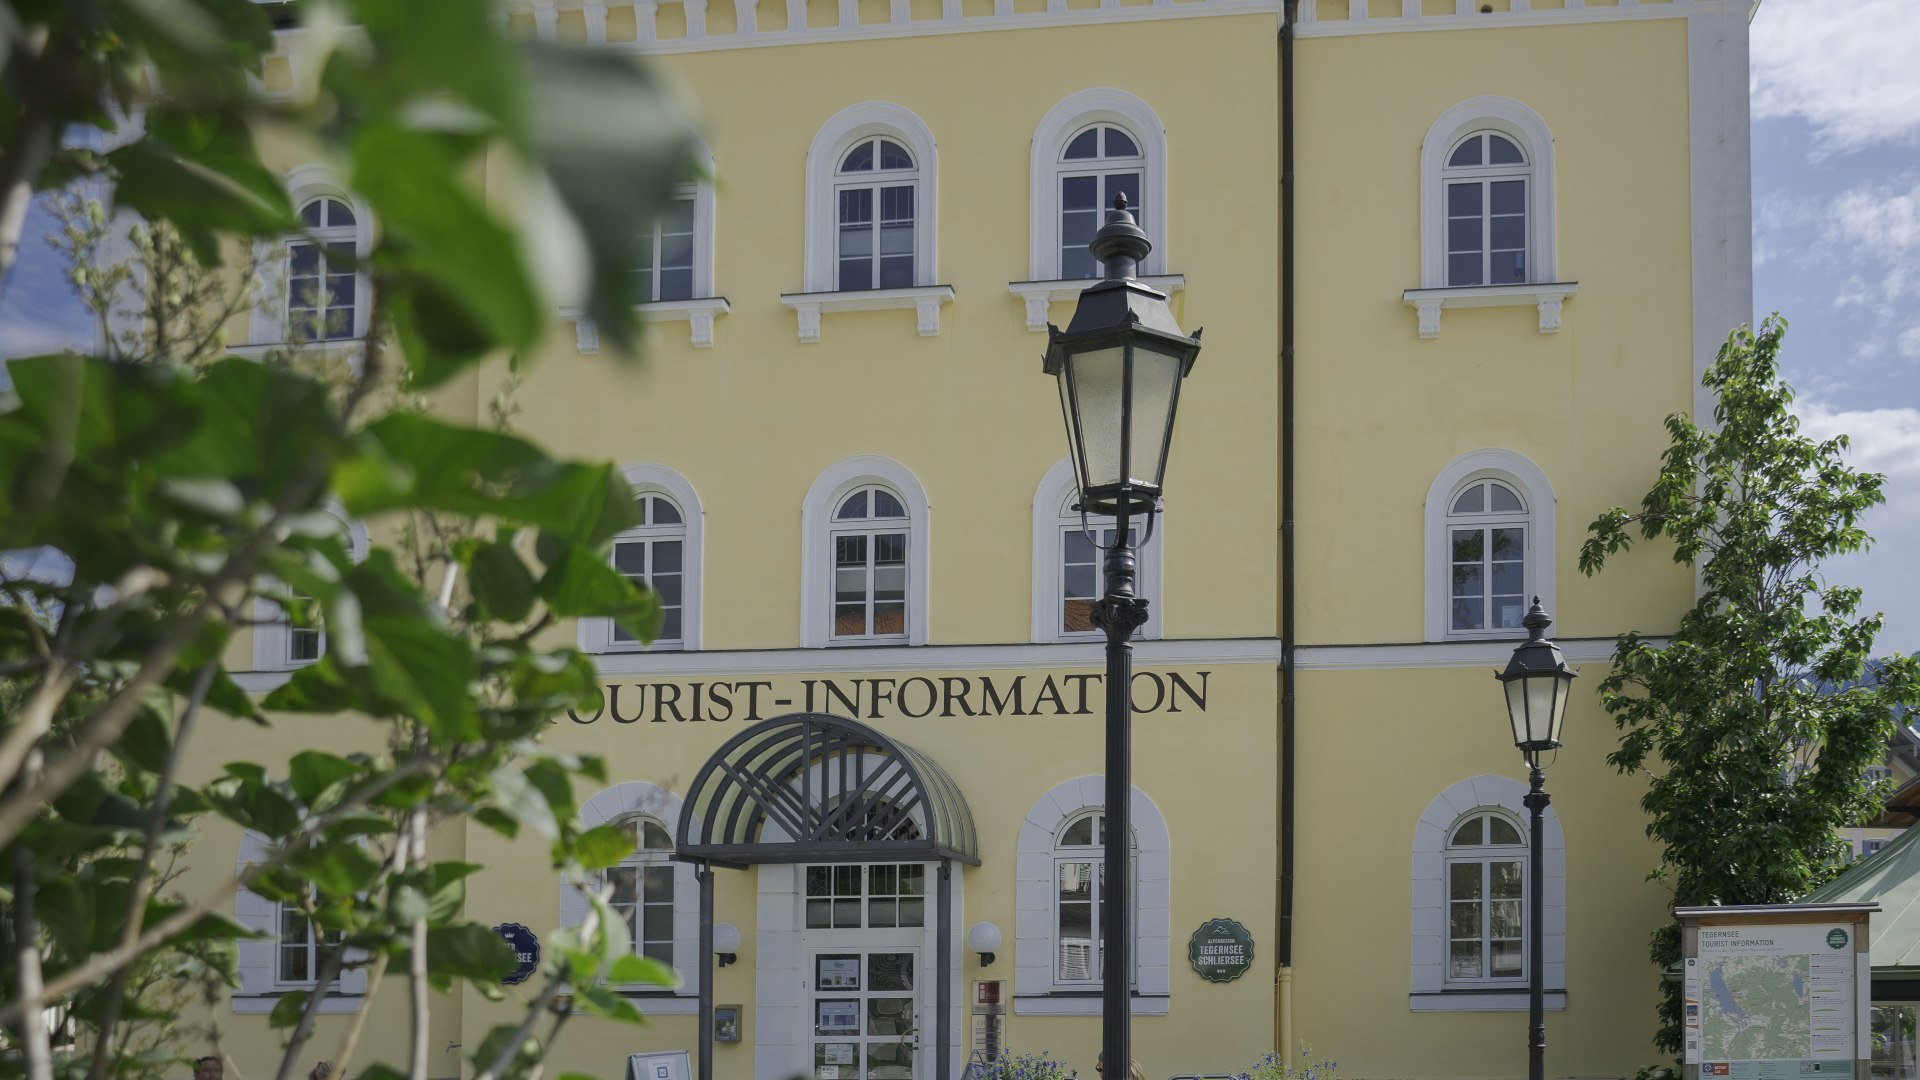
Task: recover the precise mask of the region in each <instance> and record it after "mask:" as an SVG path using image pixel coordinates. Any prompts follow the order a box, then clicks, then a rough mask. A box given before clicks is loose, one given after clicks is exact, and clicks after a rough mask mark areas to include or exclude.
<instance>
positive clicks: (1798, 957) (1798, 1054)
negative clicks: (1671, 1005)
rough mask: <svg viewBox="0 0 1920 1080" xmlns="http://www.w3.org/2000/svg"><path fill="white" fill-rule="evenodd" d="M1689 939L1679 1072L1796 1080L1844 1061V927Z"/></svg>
mask: <svg viewBox="0 0 1920 1080" xmlns="http://www.w3.org/2000/svg"><path fill="white" fill-rule="evenodd" d="M1699 933H1700V946H1699V955H1698V956H1696V957H1688V958H1687V960H1686V969H1685V972H1684V983H1683V986H1684V990H1685V998H1686V1000H1685V1008H1686V1015H1685V1018H1684V1021H1683V1023H1684V1032H1685V1037H1686V1038H1685V1042H1686V1060H1687V1063H1688V1064H1698V1065H1700V1067H1701V1068H1700V1074H1701V1075H1702V1076H1703V1077H1721V1076H1724V1077H1729V1078H1730V1080H1789V1078H1791V1080H1801V1078H1802V1077H1803V1076H1809V1075H1814V1074H1816V1073H1824V1072H1834V1071H1836V1068H1835V1067H1836V1065H1837V1064H1838V1063H1839V1062H1843V1061H1851V1060H1853V1058H1854V1055H1855V1052H1856V1051H1855V1046H1854V1041H1855V1040H1854V1018H1855V1016H1856V1014H1857V1011H1858V1000H1857V995H1858V987H1859V978H1858V973H1857V969H1856V966H1855V965H1856V963H1857V961H1858V954H1856V952H1855V951H1854V946H1855V942H1854V940H1853V934H1854V933H1855V930H1854V928H1853V927H1852V926H1850V925H1847V924H1840V923H1800V924H1792V923H1770V924H1759V925H1752V926H1728V925H1713V926H1702V927H1701V928H1700V931H1699ZM1822 1063H1825V1065H1826V1067H1825V1068H1824V1069H1822V1068H1819V1066H1820V1065H1821V1064H1822Z"/></svg>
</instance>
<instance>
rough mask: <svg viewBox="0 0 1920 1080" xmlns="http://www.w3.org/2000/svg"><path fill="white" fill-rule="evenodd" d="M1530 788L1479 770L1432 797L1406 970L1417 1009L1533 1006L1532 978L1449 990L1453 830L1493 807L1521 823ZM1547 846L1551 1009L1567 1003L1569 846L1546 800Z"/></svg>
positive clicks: (1419, 825) (1417, 860) (1418, 836)
mask: <svg viewBox="0 0 1920 1080" xmlns="http://www.w3.org/2000/svg"><path fill="white" fill-rule="evenodd" d="M1526 794H1527V786H1526V785H1525V784H1523V783H1521V782H1520V781H1518V780H1514V779H1512V778H1510V777H1505V776H1492V775H1488V776H1474V777H1469V778H1468V779H1465V780H1462V781H1460V782H1459V783H1457V784H1455V785H1453V786H1452V787H1450V788H1448V789H1447V790H1445V791H1443V792H1441V793H1440V794H1439V795H1436V796H1434V799H1433V801H1432V802H1430V803H1428V804H1427V808H1426V810H1425V811H1424V812H1422V813H1421V815H1420V820H1419V821H1417V822H1415V823H1414V827H1413V927H1412V929H1413V950H1412V957H1411V966H1410V969H1409V974H1408V983H1409V993H1408V998H1407V1005H1408V1008H1409V1009H1411V1010H1413V1011H1415V1012H1506V1011H1518V1010H1522V1009H1525V1008H1526V1007H1527V996H1526V993H1525V990H1526V980H1525V979H1524V978H1522V979H1519V980H1515V981H1513V983H1512V984H1511V986H1509V985H1508V984H1507V983H1506V982H1504V981H1503V982H1502V983H1500V984H1498V986H1497V988H1496V987H1495V986H1488V987H1486V988H1482V987H1478V986H1476V987H1473V988H1470V989H1464V990H1463V989H1450V988H1449V987H1448V985H1447V978H1446V960H1447V921H1446V913H1447V880H1446V853H1447V837H1448V833H1449V830H1451V829H1452V828H1453V827H1454V825H1455V824H1457V823H1458V822H1459V821H1460V819H1461V818H1464V817H1466V816H1468V815H1471V814H1473V813H1475V812H1480V811H1487V810H1494V811H1499V812H1501V813H1503V814H1504V815H1505V816H1507V817H1510V818H1512V819H1513V820H1515V821H1516V822H1519V823H1521V826H1522V828H1523V829H1524V827H1525V824H1526V822H1527V821H1528V820H1529V812H1528V810H1527V808H1526V805H1525V803H1524V802H1523V801H1522V800H1524V799H1525V798H1526ZM1540 824H1541V830H1542V836H1541V843H1542V847H1543V849H1544V851H1543V854H1544V863H1543V865H1542V875H1543V877H1544V878H1545V884H1544V888H1543V890H1542V892H1541V900H1542V903H1543V906H1544V908H1545V915H1544V918H1543V920H1542V923H1541V929H1542V930H1543V931H1544V935H1545V944H1546V948H1545V951H1544V952H1543V954H1542V966H1543V968H1544V977H1545V981H1546V986H1547V990H1548V993H1547V1007H1548V1008H1550V1009H1564V1008H1566V1004H1567V993H1566V985H1567V844H1566V838H1565V837H1564V836H1563V835H1562V833H1561V830H1560V817H1559V815H1558V814H1556V813H1555V812H1554V808H1553V807H1552V806H1548V807H1547V809H1546V813H1545V815H1544V816H1543V817H1542V819H1541V823H1540Z"/></svg>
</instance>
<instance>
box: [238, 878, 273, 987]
mask: <svg viewBox="0 0 1920 1080" xmlns="http://www.w3.org/2000/svg"><path fill="white" fill-rule="evenodd" d="M274 914H275V909H274V904H273V902H272V901H271V900H267V899H265V898H264V897H261V896H259V895H256V894H255V893H253V892H251V891H249V890H247V889H242V890H240V892H239V893H238V894H236V896H235V899H234V917H235V919H236V920H237V921H238V922H239V923H240V925H241V926H244V927H246V928H247V929H248V930H252V931H255V932H258V933H262V934H273V933H274V925H273V920H274ZM277 944H279V940H278V939H277V938H274V937H267V938H262V939H256V940H248V941H241V942H240V943H239V944H238V945H237V946H236V952H237V954H238V958H239V971H240V993H241V994H243V995H247V996H253V995H259V994H269V993H272V992H273V951H274V947H275V946H276V945H277Z"/></svg>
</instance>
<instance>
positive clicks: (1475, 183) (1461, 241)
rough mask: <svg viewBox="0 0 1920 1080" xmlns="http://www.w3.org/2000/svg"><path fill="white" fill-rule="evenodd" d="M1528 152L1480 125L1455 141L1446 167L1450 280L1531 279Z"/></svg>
mask: <svg viewBox="0 0 1920 1080" xmlns="http://www.w3.org/2000/svg"><path fill="white" fill-rule="evenodd" d="M1529 176H1530V168H1529V166H1528V163H1527V158H1526V154H1525V153H1524V152H1522V151H1521V149H1520V147H1519V145H1518V144H1517V143H1515V142H1514V141H1513V140H1512V139H1509V138H1508V137H1506V136H1505V135H1501V134H1499V133H1497V132H1492V131H1479V132H1475V133H1473V134H1471V135H1468V136H1467V137H1466V138H1464V139H1462V140H1460V142H1459V143H1457V144H1455V146H1454V148H1453V149H1452V151H1450V152H1449V153H1448V155H1447V163H1446V167H1445V169H1444V170H1443V181H1444V184H1445V188H1446V245H1447V246H1446V256H1447V284H1448V285H1449V286H1466V285H1512V284H1520V283H1523V282H1526V281H1527V280H1528V276H1527V275H1528V268H1527V263H1528V259H1527V183H1528V180H1529Z"/></svg>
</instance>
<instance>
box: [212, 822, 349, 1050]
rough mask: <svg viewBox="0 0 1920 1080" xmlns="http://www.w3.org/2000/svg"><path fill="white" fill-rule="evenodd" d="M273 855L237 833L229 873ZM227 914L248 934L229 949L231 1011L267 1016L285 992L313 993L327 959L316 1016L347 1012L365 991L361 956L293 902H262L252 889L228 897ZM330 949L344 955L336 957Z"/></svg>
mask: <svg viewBox="0 0 1920 1080" xmlns="http://www.w3.org/2000/svg"><path fill="white" fill-rule="evenodd" d="M273 850H274V848H273V844H272V842H270V841H269V840H268V839H267V838H266V837H265V836H263V835H261V834H260V833H257V832H253V831H250V830H249V831H247V832H244V833H242V834H241V836H240V847H239V852H238V855H237V857H236V858H235V860H234V872H235V873H236V874H244V873H246V872H247V871H248V870H249V868H251V867H253V866H255V865H257V864H259V863H261V862H263V861H265V860H267V859H268V858H269V857H270V856H271V855H272V853H273ZM233 913H234V917H235V919H236V921H238V922H239V924H240V925H241V926H243V927H245V928H246V930H247V931H248V934H247V936H246V937H245V938H243V939H242V940H241V941H240V942H239V943H238V944H236V945H235V947H234V948H235V967H236V972H235V973H236V974H237V975H238V976H239V986H238V988H237V989H236V990H235V992H234V995H233V1009H234V1011H235V1012H239V1013H266V1012H270V1011H272V1009H273V1007H274V1004H275V1003H276V1002H278V1001H279V1000H280V999H281V998H282V997H283V996H284V995H285V993H286V992H287V991H289V990H299V989H312V988H314V987H315V986H317V985H318V983H319V981H320V974H321V969H322V967H323V966H325V965H326V962H327V961H328V960H329V959H334V960H335V961H336V965H335V970H334V973H333V976H332V979H331V980H330V981H329V982H328V984H327V988H326V989H327V994H326V996H325V997H323V998H322V999H321V1001H320V1002H319V1009H320V1011H321V1012H323V1013H341V1012H352V1011H354V1010H355V1009H357V1008H358V1007H359V1000H358V996H359V995H362V994H365V993H366V990H367V968H366V964H365V960H366V956H365V954H364V953H363V952H361V951H360V950H358V949H354V948H350V947H348V946H346V944H345V941H344V937H343V935H342V934H341V933H340V931H337V930H327V929H324V928H321V927H316V926H315V925H314V922H313V920H312V919H311V918H309V917H308V915H307V913H306V912H305V911H304V910H302V906H301V904H299V903H298V902H296V901H293V900H277V899H268V898H267V897H264V896H262V895H260V894H259V893H256V892H254V891H253V890H252V889H245V888H243V889H240V890H238V891H237V892H236V893H235V894H234V911H233ZM335 950H344V951H343V952H341V953H340V954H339V955H338V956H337V957H336V956H334V952H335Z"/></svg>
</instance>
